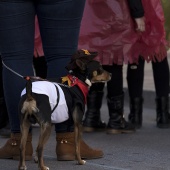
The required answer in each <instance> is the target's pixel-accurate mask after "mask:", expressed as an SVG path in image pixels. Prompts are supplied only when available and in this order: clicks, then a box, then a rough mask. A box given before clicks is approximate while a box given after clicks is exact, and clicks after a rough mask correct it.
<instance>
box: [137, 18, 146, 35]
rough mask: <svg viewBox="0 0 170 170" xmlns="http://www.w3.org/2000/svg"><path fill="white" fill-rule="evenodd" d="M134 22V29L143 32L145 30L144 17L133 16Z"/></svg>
mask: <svg viewBox="0 0 170 170" xmlns="http://www.w3.org/2000/svg"><path fill="white" fill-rule="evenodd" d="M135 22H136V25H137V28H136V30H137V31H140V32H144V31H145V18H144V17H141V18H135Z"/></svg>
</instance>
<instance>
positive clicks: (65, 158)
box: [57, 155, 76, 161]
mask: <svg viewBox="0 0 170 170" xmlns="http://www.w3.org/2000/svg"><path fill="white" fill-rule="evenodd" d="M75 159H76V158H75V155H57V160H58V161H74V160H75Z"/></svg>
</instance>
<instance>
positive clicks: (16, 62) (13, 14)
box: [0, 0, 35, 159]
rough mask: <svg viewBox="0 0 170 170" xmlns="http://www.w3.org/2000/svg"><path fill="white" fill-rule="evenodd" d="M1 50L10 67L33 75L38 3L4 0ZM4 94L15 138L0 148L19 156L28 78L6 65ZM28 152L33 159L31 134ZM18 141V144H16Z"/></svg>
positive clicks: (1, 154) (0, 9)
mask: <svg viewBox="0 0 170 170" xmlns="http://www.w3.org/2000/svg"><path fill="white" fill-rule="evenodd" d="M0 16H1V17H0V23H1V24H0V51H1V55H2V60H3V62H4V63H5V65H7V66H8V67H9V68H10V69H12V70H14V71H15V72H17V73H19V74H21V75H23V76H26V75H33V69H32V56H33V50H34V18H35V11H34V5H33V3H31V2H30V1H24V0H23V1H22V0H21V1H20V2H18V1H16V2H15V1H13V2H10V1H9V2H8V1H0ZM3 85H4V95H5V101H6V105H7V110H8V114H9V121H10V127H11V133H12V135H11V139H9V141H8V142H7V143H6V144H5V146H4V147H3V148H1V149H0V158H15V159H17V158H19V143H20V121H19V116H18V103H19V100H20V93H21V91H22V89H23V88H24V86H25V80H24V79H22V78H21V77H19V76H18V75H16V74H14V73H13V72H11V71H9V70H8V69H7V68H6V67H3ZM28 140H29V142H27V149H28V150H26V155H28V156H29V159H31V155H32V145H31V135H30V137H29V139H28ZM14 141H15V143H16V144H15V145H12V144H13V143H14Z"/></svg>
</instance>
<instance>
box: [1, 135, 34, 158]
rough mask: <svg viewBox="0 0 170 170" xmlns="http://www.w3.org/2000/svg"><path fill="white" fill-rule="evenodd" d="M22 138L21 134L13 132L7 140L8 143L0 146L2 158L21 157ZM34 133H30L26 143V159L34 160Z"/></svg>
mask: <svg viewBox="0 0 170 170" xmlns="http://www.w3.org/2000/svg"><path fill="white" fill-rule="evenodd" d="M20 140H21V134H20V133H15V134H13V133H12V134H11V137H10V139H8V140H7V142H6V144H5V145H4V146H3V147H2V148H0V159H14V160H19V159H20ZM31 142H32V135H31V134H29V135H28V138H27V144H26V157H25V160H32V154H33V148H32V143H31Z"/></svg>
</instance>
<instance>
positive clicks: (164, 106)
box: [156, 96, 170, 128]
mask: <svg viewBox="0 0 170 170" xmlns="http://www.w3.org/2000/svg"><path fill="white" fill-rule="evenodd" d="M156 113H157V119H156V120H157V127H158V128H169V127H170V120H169V97H168V96H167V97H158V98H156Z"/></svg>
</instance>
